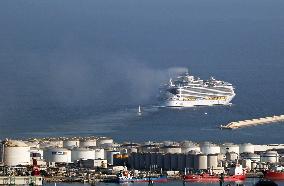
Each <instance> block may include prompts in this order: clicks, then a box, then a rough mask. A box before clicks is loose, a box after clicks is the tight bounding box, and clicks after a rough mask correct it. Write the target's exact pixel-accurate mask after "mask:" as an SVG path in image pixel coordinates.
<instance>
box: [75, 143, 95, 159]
mask: <svg viewBox="0 0 284 186" xmlns="http://www.w3.org/2000/svg"><path fill="white" fill-rule="evenodd" d="M80 159H95V151H94V150H93V149H89V148H83V147H81V148H79V147H75V148H73V149H72V151H71V161H72V162H74V161H76V160H80Z"/></svg>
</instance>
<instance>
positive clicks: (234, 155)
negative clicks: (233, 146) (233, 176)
mask: <svg viewBox="0 0 284 186" xmlns="http://www.w3.org/2000/svg"><path fill="white" fill-rule="evenodd" d="M226 159H227V160H228V161H236V160H238V159H239V155H238V154H237V153H235V152H227V153H226Z"/></svg>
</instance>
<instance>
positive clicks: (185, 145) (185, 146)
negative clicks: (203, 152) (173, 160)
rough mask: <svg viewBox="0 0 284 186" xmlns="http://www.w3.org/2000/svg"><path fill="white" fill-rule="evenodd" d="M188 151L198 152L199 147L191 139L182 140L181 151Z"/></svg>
mask: <svg viewBox="0 0 284 186" xmlns="http://www.w3.org/2000/svg"><path fill="white" fill-rule="evenodd" d="M189 151H196V152H200V147H199V146H198V145H197V144H195V143H192V142H191V141H183V142H182V143H181V152H182V153H188V152H189Z"/></svg>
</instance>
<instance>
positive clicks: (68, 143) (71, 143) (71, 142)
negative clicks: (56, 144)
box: [63, 139, 80, 148]
mask: <svg viewBox="0 0 284 186" xmlns="http://www.w3.org/2000/svg"><path fill="white" fill-rule="evenodd" d="M79 145H80V141H79V139H66V140H64V141H63V147H64V148H73V147H79Z"/></svg>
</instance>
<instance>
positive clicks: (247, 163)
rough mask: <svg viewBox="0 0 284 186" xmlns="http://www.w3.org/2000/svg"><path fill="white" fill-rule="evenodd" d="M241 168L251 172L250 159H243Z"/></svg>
mask: <svg viewBox="0 0 284 186" xmlns="http://www.w3.org/2000/svg"><path fill="white" fill-rule="evenodd" d="M242 166H243V168H246V169H248V170H251V160H250V159H243V160H242Z"/></svg>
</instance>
